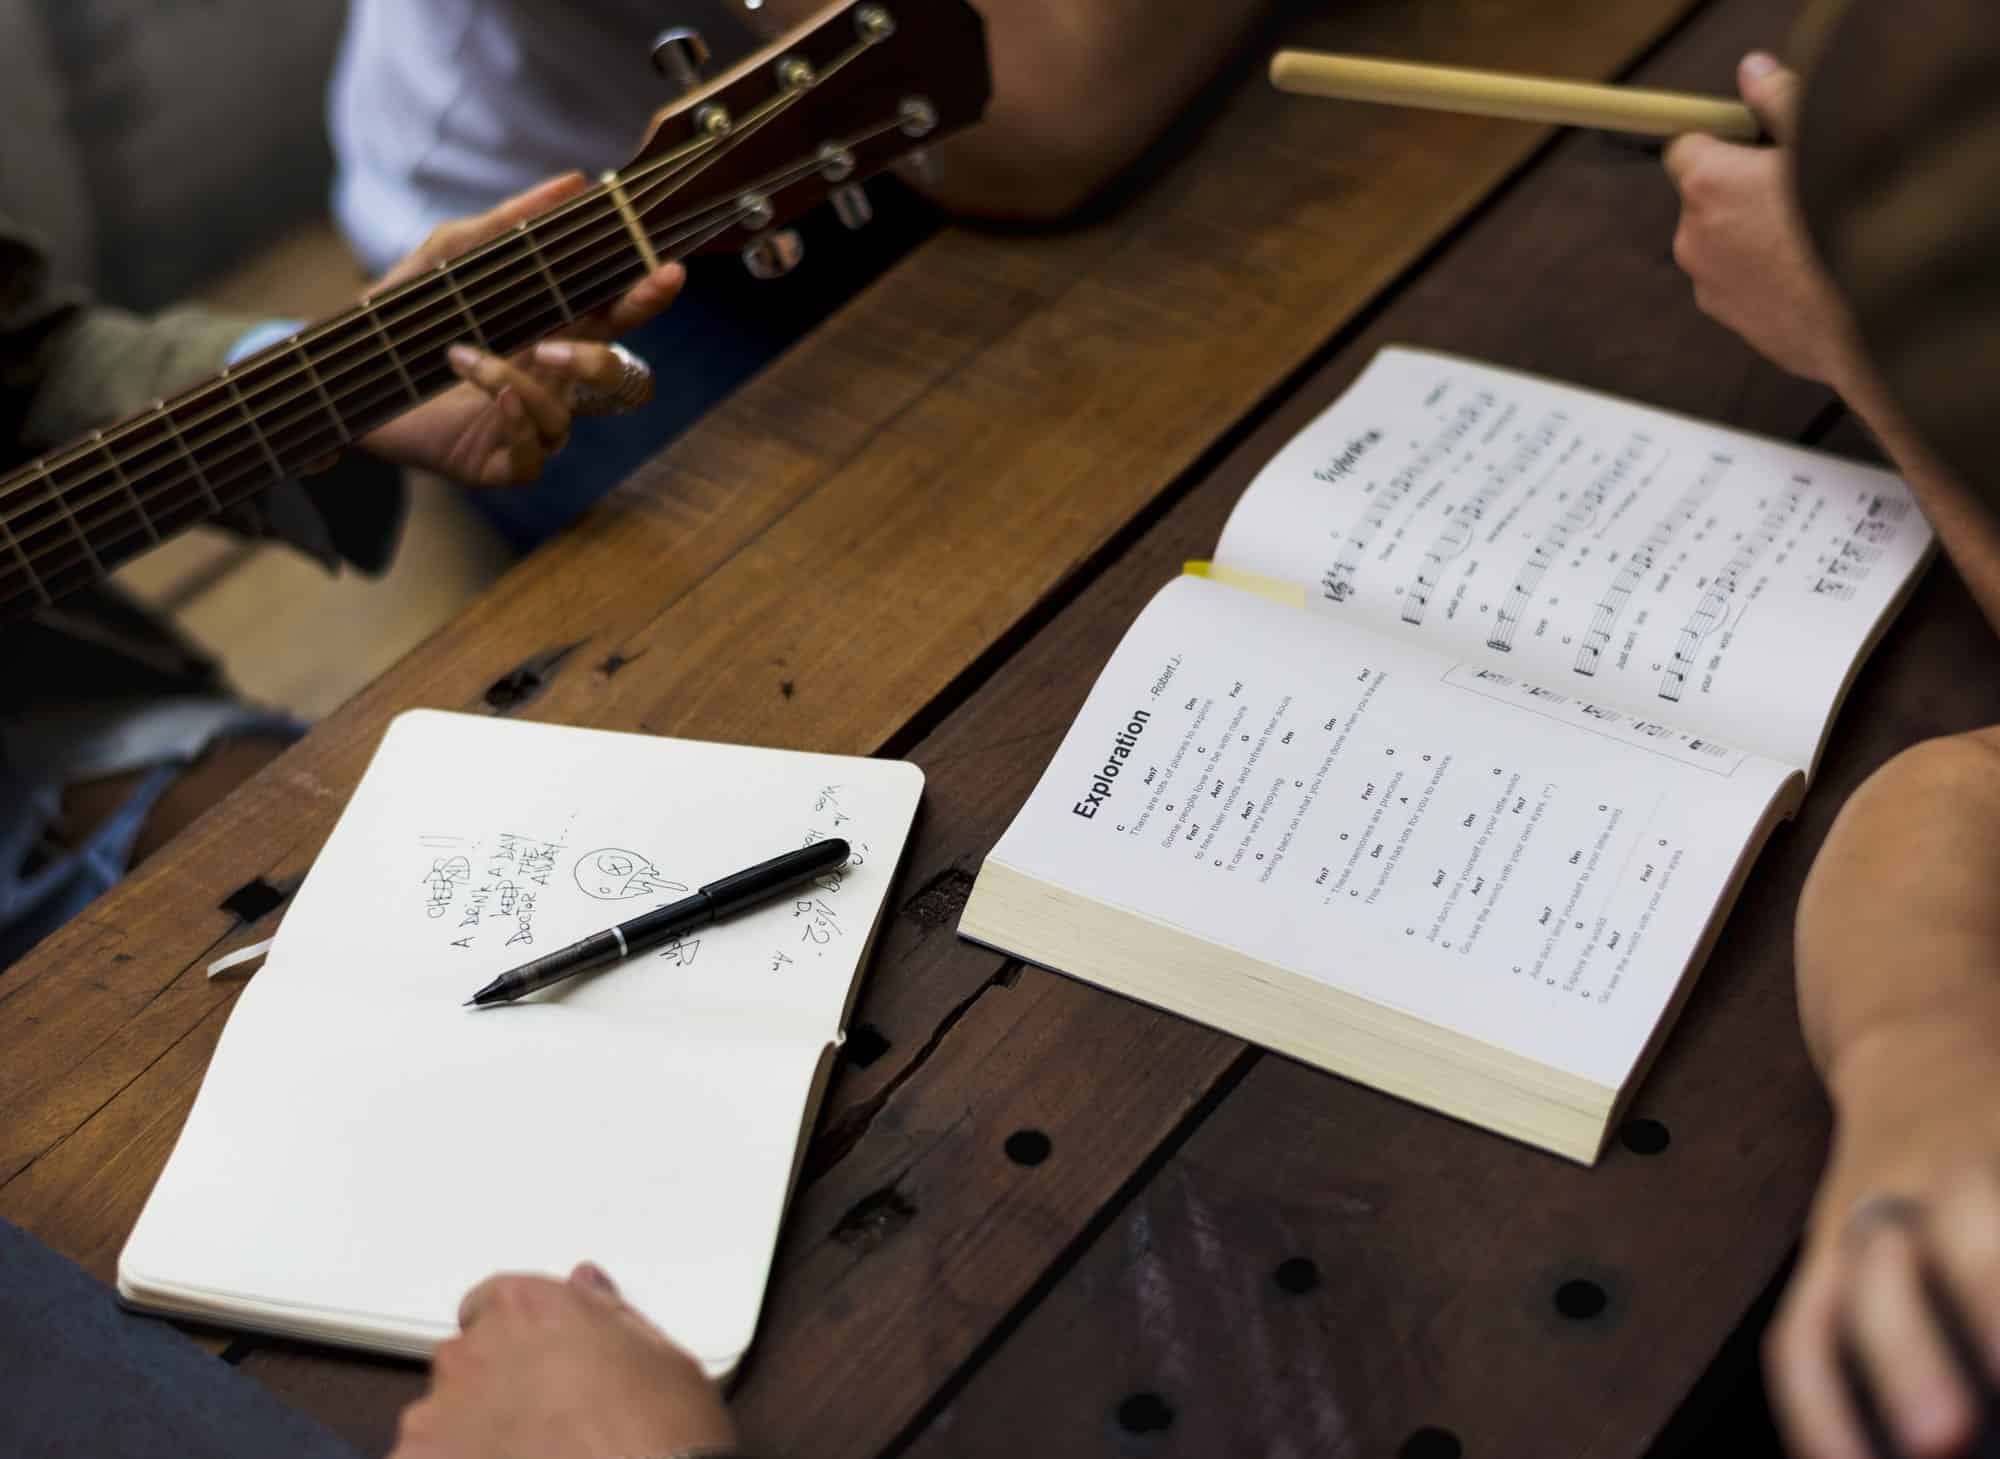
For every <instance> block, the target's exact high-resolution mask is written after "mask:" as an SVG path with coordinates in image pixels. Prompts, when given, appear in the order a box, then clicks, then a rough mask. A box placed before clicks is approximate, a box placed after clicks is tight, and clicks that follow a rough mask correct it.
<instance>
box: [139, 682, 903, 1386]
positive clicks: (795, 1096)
mask: <svg viewBox="0 0 2000 1459" xmlns="http://www.w3.org/2000/svg"><path fill="white" fill-rule="evenodd" d="M922 785H923V777H922V773H921V772H920V771H919V770H917V768H916V767H915V766H913V765H909V764H905V763H902V762H898V761H886V760H861V759H849V758H843V757H835V756H827V755H810V754H800V753H794V752H789V751H781V750H763V749H748V748H742V747H736V746H728V745H712V744H701V743H696V742H692V741H686V740H670V739H657V738H652V737H649V736H643V735H628V734H613V733H607V732H603V731H597V730H582V729H568V728H563V727H560V726H555V725H543V724H530V723H519V722H514V721H510V720H499V719H490V718H485V717H479V716H470V715H459V714H446V713H441V712H437V711H431V710H417V711H412V712H410V713H407V714H404V715H402V716H400V717H399V718H397V719H396V721H395V722H394V723H393V724H392V725H391V726H390V728H389V731H388V733H387V734H386V735H385V736H384V738H383V741H382V745H381V747H380V748H379V749H378V750H377V752H376V755H375V758H374V760H373V761H372V762H371V764H370V765H369V768H368V772H367V775H366V776H365V777H364V778H363V780H362V782H361V785H360V787H359V788H358V789H357V790H356V791H355V794H354V798H353V800H352V801H351V802H350V803H349V804H348V806H347V809H346V811H345V812H344V813H343V814H342V816H341V818H340V822H339V824H338V825H337V826H336V827H335V828H334V831H333V834H332V835H331V836H330V837H329V838H328V840H327V842H326V845H325V847H324V849H323V850H322V851H321V853H320V855H319V858H318V860H317V861H316V862H315V864H314V866H313V868H312V871H311V873H310V874H309V875H308V876H307V878H306V880H305V884H304V885H303V886H302V887H301V888H300V890H299V892H298V895H297V897H296V899H295V900H294V902H293V905H292V907H291V909H290V911H289V912H288V913H287V914H286V916H285V919H284V924H283V926H282V928H281V929H280V930H279V933H278V936H277V940H276V942H275V944H274V945H273V947H272V948H271V951H270V955H269V957H268V958H267V960H266V962H265V964H264V967H263V969H262V970H261V971H260V972H259V973H258V974H257V975H256V977H255V978H254V979H253V980H252V982H251V984H250V986H249V987H248V988H246V989H245V990H244V992H243V995H242V997H241V999H240V1000H239V1001H238V1003H237V1005H236V1008H235V1010H234V1011H233V1012H232V1013H231V1015H230V1019H229V1024H228V1026H227V1028H226V1029H225V1030H224V1031H223V1035H222V1039H221V1042H220V1044H219V1045H218V1046H217V1048H216V1051H215V1057H214V1059H213V1061H212V1063H211V1064H210V1066H209V1070H208V1074H207V1077H206V1078H205V1079H204V1080H203V1083H202V1087H201V1092H200V1094H199V1096H198V1097H197V1099H196V1101H195V1105H194V1109H193V1112H192V1113H191V1114H190V1115H189V1117H188V1122H187V1125H186V1127H185V1128H184V1129H183V1130H182V1132H181V1137H180V1141H179V1144H178V1145H177V1146H176V1147H175V1149H174V1152H173V1155H172V1157H171V1159H170V1160H169V1161H168V1164H167V1168H166V1171H165V1173H164V1174H163V1175H162V1176H161V1177H160V1181H159V1184H158V1185H157V1186H156V1187H155V1189H154V1191H153V1193H152V1196H151V1198H150V1199H149V1200H148V1201H147V1204H146V1207H145V1210H144V1212H143V1213H142V1214H141V1216H140V1218H139V1223H138V1225H137V1227H136V1228H135V1229H134V1231H133V1233H132V1236H131V1239H130V1240H129V1241H128V1242H127V1244H126V1246H125V1250H124V1252H123V1253H122V1254H121V1256H120V1258H119V1264H118V1289H119V1293H120V1295H121V1296H122V1297H124V1298H125V1300H126V1301H127V1302H128V1303H130V1304H132V1305H134V1306H138V1307H142V1308H147V1309H151V1310H155V1311H161V1312H167V1313H173V1314H179V1315H184V1316H189V1317H198V1318H202V1319H205V1320H209V1321H214V1322H220V1323H224V1324H228V1325H232V1326H238V1327H245V1328H251V1329H255V1330H259V1331H266V1332H275V1333H280V1334H285V1335H291V1336H299V1337H306V1338H312V1339H317V1340H320V1341H325V1342H333V1343H343V1344H349V1345H353V1346H358V1347H364V1348H372V1349H376V1350H380V1351H384V1352H391V1353H404V1354H410V1355H421V1354H424V1353H427V1352H428V1351H429V1350H430V1348H431V1347H433V1346H434V1345H435V1344H436V1343H437V1342H439V1341H440V1340H442V1339H443V1338H445V1337H448V1336H450V1335H451V1334H452V1333H453V1332H454V1331H455V1330H456V1328H457V1323H456V1318H455V1314H456V1312H457V1308H458V1301H459V1298H460V1297H461V1296H463V1295H464V1293H465V1292H466V1290H467V1289H468V1288H469V1287H471V1286H472V1285H473V1284H474V1283H475V1282H477V1281H479V1280H481V1279H482V1278H484V1277H486V1276H489V1275H491V1274H493V1273H495V1272H499V1271H531V1272H545V1273H551V1274H558V1275H560V1274H562V1273H566V1272H568V1271H569V1270H570V1268H571V1267H572V1266H574V1265H575V1264H576V1263H577V1262H579V1261H582V1260H585V1259H589V1260H593V1261H596V1262H597V1263H599V1264H600V1265H601V1266H603V1267H604V1268H605V1269H606V1270H607V1271H609V1272H610V1273H611V1274H612V1276H613V1277H614V1278H615V1279H616V1280H617V1282H618V1283H619V1285H620V1287H621V1289H622V1290H623V1291H624V1292H625V1294H626V1296H627V1297H628V1298H629V1299H630V1300H631V1301H632V1302H633V1304H634V1305H635V1306H636V1307H638V1308H639V1310H641V1311H642V1312H644V1313H645V1314H646V1315H647V1316H648V1317H650V1318H652V1319H653V1320H654V1321H655V1322H657V1323H658V1324H659V1325H660V1326H661V1327H662V1328H663V1329H665V1330H666V1331H667V1332H668V1333H669V1334H671V1335H672V1336H673V1337H674V1338H675V1339H676V1340H678V1341H679V1342H680V1343H682V1344H683V1345H684V1346H686V1347H687V1348H688V1349H690V1350H691V1351H692V1352H693V1353H695V1354H696V1356H698V1357H699V1358H700V1359H701V1361H702V1363H703V1364H704V1366H706V1367H707V1368H708V1370H709V1371H710V1372H711V1373H714V1374H718V1375H720V1374H724V1373H727V1372H728V1371H730V1370H731V1369H732V1368H733V1367H734V1366H735V1364H736V1362H737V1361H738V1359H739V1358H740V1357H741V1355H742V1353H743V1351H744V1349H745V1348H746V1347H747V1346H748V1345H749V1342H750V1338H751V1334H752V1332H753V1330H754V1328H755V1325H756V1320H757V1313H758V1309H759V1307H760V1306H761V1304H762V1300H763V1293H764V1283H765V1278H766V1275H767V1273H768V1270H769V1267H770V1262H771V1255H772V1250H773V1247H774V1244H775V1242H776V1239H777V1234H778V1228H779V1224H780V1221H781V1219H782V1217H783V1213H784V1208H785V1203H786V1200H787V1198H788V1195H789V1192H790V1188H791V1184H792V1181H793V1179H794V1177H795V1176H796V1174H797V1170H798V1164H799V1158H800V1155H801V1154H802V1152H803V1148H804V1140H805V1137H806V1135H807V1133H809V1131H810V1130H811V1127H812V1122H813V1118H814V1114H815V1111H816V1109H817V1105H818V1101H819V1097H820V1095H821V1093H822V1091H823V1090H824V1087H825V1084H826V1080H827V1076H828V1073H829V1071H830V1067H831V1064H832V1060H833V1056H834V1053H835V1051H836V1049H837V1048H838V1046H839V1044H840V1042H841V1039H842V1029H843V1027H844V1025H845V1022H846V1018H847V1012H848V1009H849V1007H850V1006H851V1004H852V1001H853V998H854V995H855V992H856V990H857V987H858V985H859V974H860V970H861V968H862V966H863V964H864V962H865V960H866V958H867V954H868V948H869V946H870V944H871V942H872V939H873V937H874V933H875V930H876V927H877V925H878V923H879V921H880V919H881V916H882V909H883V904H884V901H885V898H886V897H887V894H888V890H889V885H890V879H891V876H892V874H893V873H894V870H895V866H896V863H897V860H898V859H899V857H900V855H901V852H902V849H903V845H904V843H905V841H906V840H907V838H908V835H909V830H910V825H911V821H912V819H913V817H914V816H915V813H916V806H917V801H918V798H919V796H920V794H921V792H922ZM820 836H839V837H843V838H845V839H846V840H847V841H848V842H849V843H851V845H852V847H853V851H854V854H853V858H852V860H851V861H850V862H849V864H848V867H847V869H846V870H845V871H844V872H840V873H835V874H829V875H828V876H827V877H826V878H824V879H823V880H822V881H821V882H819V883H814V884H808V885H806V886H805V887H802V888H801V889H800V890H799V891H798V892H797V893H796V894H794V895H791V896H788V897H785V898H783V899H781V900H779V901H776V902H773V903H770V904H767V905H765V906H764V907H762V908H758V909H754V910H751V911H748V912H745V913H743V914H742V915H740V916H738V917H736V918H734V919H732V920H730V921H728V922H726V923H722V924H718V925H716V926H713V927H710V928H707V929H704V930H703V931H702V932H701V933H699V934H698V935H697V936H695V937H691V938H689V939H687V940H686V941H685V942H684V943H676V944H673V945H670V946H668V947H666V948H663V949H658V950H655V951H653V952H651V953H647V954H641V955H640V956H639V957H638V958H636V959H633V960H632V961H630V962H627V963H624V964H620V965H617V966H615V967H613V968H610V969H608V970H606V971H603V972H601V973H597V974H591V975H585V976H583V977H579V978H574V979H572V980H570V981H569V982H567V983H565V984H561V985H558V986H557V987H554V988H551V989H548V990H546V991H545V992H543V993H541V994H538V995H535V996H533V997H531V998H529V999H526V1000H523V1001H522V1002H521V1003H518V1004H515V1005H512V1006H509V1007H501V1008H495V1009H480V1010H473V1009H467V1008H465V1007H462V1006H461V1005H462V1004H463V1003H464V1001H465V999H466V998H467V997H469V996H470V995H471V993H472V991H473V990H474V989H475V988H477V987H479V986H481V985H482V984H483V983H485V982H486V981H487V980H488V979H489V978H491V977H492V976H493V975H494V974H496V973H498V972H501V971H502V970H504V969H506V968H509V967H512V966H514V965H516V964H518V963H520V962H523V961H525V960H527V958H529V957H531V956H534V955H536V954H538V953H542V952H547V951H549V950H551V949H553V948H556V947H560V946H562V945H563V944H564V943H567V942H570V941H573V940H574V939H576V938H578V937H581V936H583V935H584V934H586V933H590V932H594V931H598V930H601V929H602V928H604V927H607V926H610V925H612V924H613V923H616V922H620V921H624V920H627V919H629V918H630V917H633V916H635V915H637V914H638V913H639V912H642V911H645V910H647V909H649V908H651V907H654V906H657V905H660V904H662V903H664V902H666V901H669V900H672V899H674V898H676V897H678V896H680V895H681V894H682V893H683V891H684V890H686V889H687V888H691V887H695V886H699V885H701V884H702V883H704V882H707V881H712V880H714V879H716V878H717V877H720V876H724V875H727V874H729V873H731V872H735V871H739V870H741V869H742V868H744V867H746V866H749V865H751V864H753V863H755V862H758V861H762V860H764V859H766V858H768V857H770V856H773V855H775V854H777V853H778V852H780V851H783V850H785V849H787V848H788V847H791V846H796V845H799V844H802V843H803V842H805V841H807V840H809V839H812V838H816V837H820Z"/></svg>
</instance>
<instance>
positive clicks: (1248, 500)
mask: <svg viewBox="0 0 2000 1459" xmlns="http://www.w3.org/2000/svg"><path fill="white" fill-rule="evenodd" d="M1931 541H1932V538H1931V533H1930V529H1929V526H1928V524H1927V523H1925V521H1924V520H1923V518H1922V516H1921V514H1919V513H1918V512H1917V511H1916V510H1915V509H1914V503H1913V501H1912V499H1911V497H1910V496H1909V492H1908V489H1907V488H1906V487H1905V486H1904V485H1903V484H1902V483H1901V482H1900V481H1899V480H1897V479H1896V478H1895V477H1893V476H1891V475H1890V474H1889V473H1887V472H1884V471H1880V470H1877V469H1875V468H1872V467H1867V466H1861V465H1858V464H1855V463H1852V462H1847V461H1842V460H1838V459H1836V458H1834V457H1830V456H1825V455H1821V454H1819V453H1816V452H1811V451H1805V450H1801V449H1798V448H1795V447H1791V446H1787V445H1784V444H1782V443H1779V442H1774V441H1767V440H1763V439H1760V438H1757V437H1753V436H1749V435H1745V434H1743V433H1741V432H1735V431H1730V430H1725V429H1722V428H1720V427H1716V426H1709V425H1704V424H1701V423H1698V422H1694V421H1689V420H1685V419H1682V418H1680V417H1678V416H1673V415H1669V414H1667V413H1665V412H1661V411H1655V410H1648V409H1646V408H1644V407H1641V406H1636V405H1632V404H1628V403H1625V402H1621V401H1617V400H1612V399H1609V398H1607V397H1604V396H1600V395H1595V394H1592V393H1590V392H1588V391H1583V390H1578V389H1573V388H1570V387H1567V386H1562V385H1556V384H1552V383H1549V382H1546V381H1540V380H1536V379H1533V378H1531V377H1527V376H1523V375H1517V374H1514V373H1512V372H1509V371H1505V370H1498V369H1493V368H1490V367H1487V366H1482V365H1477V364H1473V363H1470V362H1466V361H1461V360H1456V359H1452V358H1450V357H1447V356H1442V355H1433V354H1427V353H1422V352H1418V351H1410V350H1399V349H1392V350H1384V351H1383V352H1382V353H1381V354H1380V355H1378V356H1377V357H1376V359H1375V360H1374V361H1373V362H1372V363H1371V364H1370V365H1369V367H1368V369H1367V370H1366V371H1364V372H1363V374H1362V376H1361V377H1360V378H1359V379H1358V380H1357V381H1356V382H1355V383H1354V385H1353V386H1352V387H1350V389H1349V390H1348V392H1347V394H1346V395H1344V396H1343V397H1342V398H1341V399H1340V401H1338V402H1337V403H1336V404H1335V405H1334V406H1333V407H1331V408H1330V409H1329V410H1328V411H1327V412H1326V413H1325V414H1324V415H1322V416H1321V417H1320V418H1319V419H1318V420H1317V421H1315V422H1314V423H1313V424H1312V425H1311V426H1309V427H1307V429H1306V430H1304V431H1303V432H1301V433H1300V434H1299V435H1298V436H1297V437H1295V438H1294V439H1293V440H1292V441H1291V442H1290V443H1289V444H1288V445H1287V446H1286V448H1285V449H1284V450H1283V451H1281V452H1280V453H1279V454H1278V456H1277V457H1276V458H1275V459H1274V460H1273V461H1272V462H1271V463H1270V465H1268V466H1267V467H1266V468H1265V469H1264V471H1263V472H1262V473H1260V474H1259V476H1258V478H1257V480H1256V481H1255V482H1253V483H1252V484H1251V487H1250V489H1249V490H1248V491H1247V492H1246V493H1245V494H1244V497H1243V500H1242V501H1241V502H1240V503H1239V504H1238V506H1237V509H1236V511H1235V513H1234V514H1233V515H1232V516H1231V518H1230V520H1229V525H1228V527H1227V529H1226V530H1225V531H1224V533H1223V536H1222V542H1221V544H1220V546H1219V548H1218V550H1217V553H1216V560H1217V562H1218V563H1220V564H1223V565H1225V566H1227V567H1231V568H1241V569H1247V570H1249V571H1251V572H1256V573H1260V574H1263V575H1265V576H1267V577H1275V578H1281V579H1285V580H1288V581H1291V582H1295V583H1298V584H1301V585H1302V586H1305V587H1306V588H1307V593H1308V597H1309V598H1310V599H1311V601H1312V602H1313V603H1314V605H1315V606H1317V607H1318V608H1319V609H1320V610H1321V611H1322V612H1326V613H1330V614H1333V615H1336V616H1338V617H1340V618H1342V619H1343V620H1344V621H1347V622H1351V623H1354V624H1356V625H1357V626H1361V627H1366V628H1369V629H1372V630H1374V631H1376V632H1379V633H1384V634H1387V635H1390V636H1393V637H1401V638H1403V639H1406V640H1408V641H1412V642H1415V643H1419V644H1422V645H1424V646H1426V647H1429V648H1431V649H1432V650H1434V651H1436V652H1440V653H1445V654H1448V655H1450V656H1452V657H1454V658H1459V659H1464V660H1468V661H1471V662H1475V663H1486V664H1490V665H1492V666H1494V667H1495V668H1502V667H1504V669H1505V671H1506V672H1507V673H1509V674H1511V675H1515V676H1518V677H1520V678H1522V679H1525V680H1529V681H1533V682H1538V683H1541V684H1543V685H1546V686H1547V687H1549V688H1551V689H1556V690H1560V691H1563V692H1571V691H1573V692H1574V693H1576V694H1577V695H1579V696H1588V697H1592V698H1595V699H1597V700H1600V701H1602V702H1604V703H1608V704H1616V705H1618V706H1619V707H1620V708H1621V709H1622V710H1624V711H1626V712H1628V713H1630V714H1632V715H1634V716H1636V717H1637V718H1639V719H1642V720H1644V719H1648V718H1654V717H1657V718H1658V719H1661V720H1665V721H1668V722H1671V723H1674V724H1676V725H1678V726H1679V727H1680V728H1681V729H1682V730H1684V731H1691V732H1695V733H1698V734H1705V735H1709V736H1713V737H1714V738H1716V739H1719V740H1729V741H1734V742H1736V743H1738V744H1742V745H1746V746H1749V747H1751V748H1754V749H1757V750H1759V751H1761V752H1762V753H1764V754H1767V755H1770V756H1773V757H1774V758H1778V759H1781V760H1784V761H1786V762H1787V763H1791V764H1796V765H1799V766H1801V767H1807V766H1810V765H1811V764H1812V762H1813V760H1814V757H1815V753H1816V748H1817V746H1818V744H1819V742H1820V739H1821V736H1822V733H1823V731H1824V728H1825V726H1826V723H1827V721H1828V720H1829V719H1830V717H1831V714H1832V710H1833V707H1834V705H1835V704H1836V703H1837V701H1838V699H1839V696H1840V693H1841V691H1842V690H1843V688H1844V686H1845V684H1846V682H1847V680H1848V677H1849V675H1850V672H1851V670H1852V667H1853V665H1854V663H1855V661H1856V659H1857V658H1858V657H1859V656H1860V653H1861V650H1862V648H1863V646H1864V645H1865V644H1866V643H1867V642H1868V641H1869V638H1870V636H1871V633H1872V631H1873V629H1874V627H1875V625H1876V624H1877V623H1879V622H1881V621H1882V620H1883V619H1884V617H1885V616H1886V614H1887V612H1888V610H1889V608H1890V606H1891V605H1892V603H1893V602H1894V601H1895V599H1896V597H1897V595H1898V593H1899V592H1900V591H1901V589H1902V588H1903V586H1904V584H1905V583H1906V582H1907V581H1908V579H1909V578H1910V577H1911V575H1912V573H1913V572H1914V570H1915V568H1916V566H1917V565H1918V564H1919V563H1920V561H1921V560H1922V559H1923V557H1924V554H1925V553H1926V552H1927V551H1928V550H1929V548H1930V546H1931Z"/></svg>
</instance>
